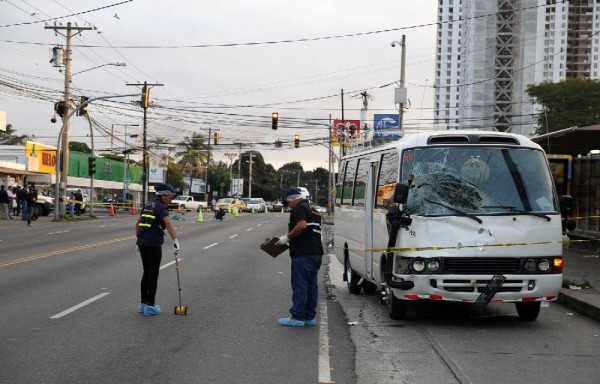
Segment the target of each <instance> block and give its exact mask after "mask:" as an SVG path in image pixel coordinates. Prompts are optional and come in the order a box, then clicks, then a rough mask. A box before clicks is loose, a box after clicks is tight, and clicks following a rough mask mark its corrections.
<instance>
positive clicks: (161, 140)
mask: <svg viewBox="0 0 600 384" xmlns="http://www.w3.org/2000/svg"><path fill="white" fill-rule="evenodd" d="M148 144H149V145H150V146H151V147H160V146H161V145H163V144H169V139H168V138H166V137H160V136H156V137H153V138H152V139H150V140H148Z"/></svg>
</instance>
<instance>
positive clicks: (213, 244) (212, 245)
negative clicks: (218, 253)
mask: <svg viewBox="0 0 600 384" xmlns="http://www.w3.org/2000/svg"><path fill="white" fill-rule="evenodd" d="M218 244H219V243H212V244H211V245H207V246H206V247H204V249H208V248H212V247H214V246H215V245H218Z"/></svg>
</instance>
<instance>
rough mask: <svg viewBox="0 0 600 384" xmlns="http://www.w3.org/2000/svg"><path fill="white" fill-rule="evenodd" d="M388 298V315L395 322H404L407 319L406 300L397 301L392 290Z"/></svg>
mask: <svg viewBox="0 0 600 384" xmlns="http://www.w3.org/2000/svg"><path fill="white" fill-rule="evenodd" d="M386 289H389V293H388V296H387V300H388V302H387V306H388V314H389V315H390V318H392V319H393V320H402V319H404V318H405V317H406V305H407V304H406V302H405V301H404V300H400V299H397V298H396V296H395V295H394V291H392V289H390V288H386Z"/></svg>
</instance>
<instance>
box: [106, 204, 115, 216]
mask: <svg viewBox="0 0 600 384" xmlns="http://www.w3.org/2000/svg"><path fill="white" fill-rule="evenodd" d="M114 215H115V208H114V207H113V205H112V203H110V209H109V210H108V216H114Z"/></svg>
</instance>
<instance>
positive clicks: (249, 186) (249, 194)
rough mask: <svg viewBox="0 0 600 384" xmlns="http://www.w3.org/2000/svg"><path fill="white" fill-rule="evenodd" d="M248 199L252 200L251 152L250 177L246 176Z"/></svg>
mask: <svg viewBox="0 0 600 384" xmlns="http://www.w3.org/2000/svg"><path fill="white" fill-rule="evenodd" d="M248 198H249V199H251V198H252V152H250V175H249V176H248Z"/></svg>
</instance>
